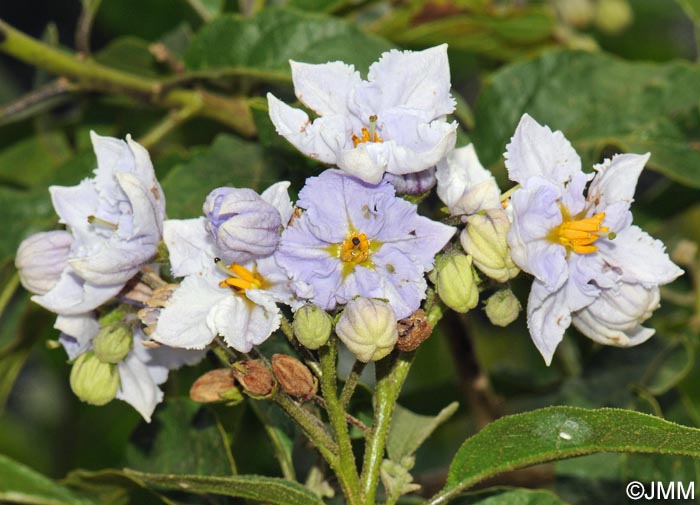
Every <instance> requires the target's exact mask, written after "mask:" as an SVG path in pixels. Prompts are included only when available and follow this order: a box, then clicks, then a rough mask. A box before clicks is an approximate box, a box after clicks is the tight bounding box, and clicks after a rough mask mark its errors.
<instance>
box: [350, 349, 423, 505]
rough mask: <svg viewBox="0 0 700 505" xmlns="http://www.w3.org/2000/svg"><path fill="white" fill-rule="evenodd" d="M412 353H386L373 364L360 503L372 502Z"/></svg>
mask: <svg viewBox="0 0 700 505" xmlns="http://www.w3.org/2000/svg"><path fill="white" fill-rule="evenodd" d="M414 356H415V351H413V352H408V353H402V354H399V356H398V357H397V358H396V359H395V360H392V358H391V357H387V358H384V359H383V360H381V361H379V362H377V363H376V365H375V366H376V369H377V388H376V391H375V393H374V423H373V424H372V429H371V431H370V435H369V438H368V440H367V446H366V447H365V457H364V462H363V466H362V480H361V486H362V497H363V503H364V504H366V505H371V504H374V503H375V497H376V494H377V484H378V483H379V470H380V468H381V464H382V460H383V459H384V448H385V446H386V437H387V434H388V433H389V426H390V425H391V418H392V415H393V414H394V407H395V406H396V401H397V400H398V398H399V393H400V392H401V387H402V386H403V383H404V381H405V380H406V376H407V375H408V371H409V370H410V368H411V364H412V363H413V358H414Z"/></svg>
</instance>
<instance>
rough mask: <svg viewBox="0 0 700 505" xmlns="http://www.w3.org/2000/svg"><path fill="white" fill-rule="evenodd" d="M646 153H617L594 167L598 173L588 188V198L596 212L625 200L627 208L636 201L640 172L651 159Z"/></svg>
mask: <svg viewBox="0 0 700 505" xmlns="http://www.w3.org/2000/svg"><path fill="white" fill-rule="evenodd" d="M650 156H651V155H650V154H649V153H646V154H616V155H615V156H613V157H612V159H608V160H605V161H604V162H603V163H601V164H600V165H596V166H595V167H593V168H594V169H595V170H596V172H597V174H596V176H595V177H594V178H593V181H592V182H591V185H590V187H589V188H588V196H587V200H588V201H589V202H592V203H593V205H594V206H595V209H596V210H595V211H596V212H604V211H605V210H606V208H607V207H608V206H610V205H612V204H614V203H618V202H625V203H626V204H627V208H629V205H630V204H631V203H632V202H633V201H634V191H635V189H636V187H637V181H638V180H639V174H641V172H642V169H643V168H644V165H646V163H647V161H649V157H650Z"/></svg>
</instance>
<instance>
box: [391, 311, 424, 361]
mask: <svg viewBox="0 0 700 505" xmlns="http://www.w3.org/2000/svg"><path fill="white" fill-rule="evenodd" d="M396 324H397V326H398V330H399V339H398V340H397V341H396V347H398V348H399V350H401V351H404V352H409V351H413V350H415V349H417V348H418V346H419V345H421V343H422V342H423V341H424V340H427V339H428V337H429V336H430V334H431V333H432V332H433V327H432V326H430V323H429V322H428V316H426V314H425V311H424V310H423V309H418V310H417V311H415V312H414V313H413V314H411V315H410V316H408V317H407V318H405V319H401V320H400V321H399V322H398V323H396Z"/></svg>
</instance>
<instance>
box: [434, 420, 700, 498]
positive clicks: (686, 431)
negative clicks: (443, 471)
mask: <svg viewBox="0 0 700 505" xmlns="http://www.w3.org/2000/svg"><path fill="white" fill-rule="evenodd" d="M597 452H639V453H657V454H676V455H682V456H693V457H700V430H699V429H695V428H688V427H685V426H680V425H678V424H674V423H671V422H669V421H665V420H663V419H660V418H658V417H654V416H650V415H647V414H640V413H639V412H633V411H629V410H621V409H598V410H588V409H581V408H576V407H550V408H545V409H540V410H534V411H532V412H527V413H524V414H517V415H512V416H507V417H503V418H501V419H499V420H497V421H494V422H493V423H491V424H489V425H488V426H486V427H485V428H484V429H483V430H482V431H481V432H479V433H477V434H476V435H474V436H473V437H471V438H470V439H468V440H467V441H466V442H464V444H463V445H462V447H460V448H459V450H458V451H457V455H456V456H455V458H454V459H453V461H452V464H451V466H450V470H449V474H448V479H447V484H446V486H445V488H444V490H443V491H442V492H441V493H440V494H439V495H437V496H436V497H434V498H433V499H432V500H431V501H430V503H431V504H437V503H445V502H446V500H447V499H448V498H449V497H452V496H455V495H457V494H459V492H460V491H462V490H464V489H467V488H469V487H471V486H473V485H474V484H476V483H477V482H480V481H482V480H484V479H487V478H489V477H492V476H494V475H497V474H499V473H502V472H506V471H510V470H515V469H518V468H524V467H527V466H531V465H536V464H539V463H545V462H548V461H555V460H559V459H564V458H572V457H575V456H582V455H584V454H592V453H597Z"/></svg>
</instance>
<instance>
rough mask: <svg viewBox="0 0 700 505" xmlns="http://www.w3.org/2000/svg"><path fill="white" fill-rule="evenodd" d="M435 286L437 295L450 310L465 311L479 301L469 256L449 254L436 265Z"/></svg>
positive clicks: (476, 280)
mask: <svg viewBox="0 0 700 505" xmlns="http://www.w3.org/2000/svg"><path fill="white" fill-rule="evenodd" d="M436 270H437V278H436V281H435V287H436V288H437V292H438V296H440V299H441V300H442V301H443V302H445V305H447V306H448V307H449V308H451V309H452V310H455V311H457V312H461V313H464V312H467V311H469V310H470V309H473V308H474V307H476V304H477V303H478V302H479V289H478V287H477V283H478V278H477V276H476V274H475V273H474V269H473V268H472V258H471V256H465V255H464V254H449V255H446V256H444V257H443V258H442V259H441V260H440V261H439V262H438V264H437V266H436Z"/></svg>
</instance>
